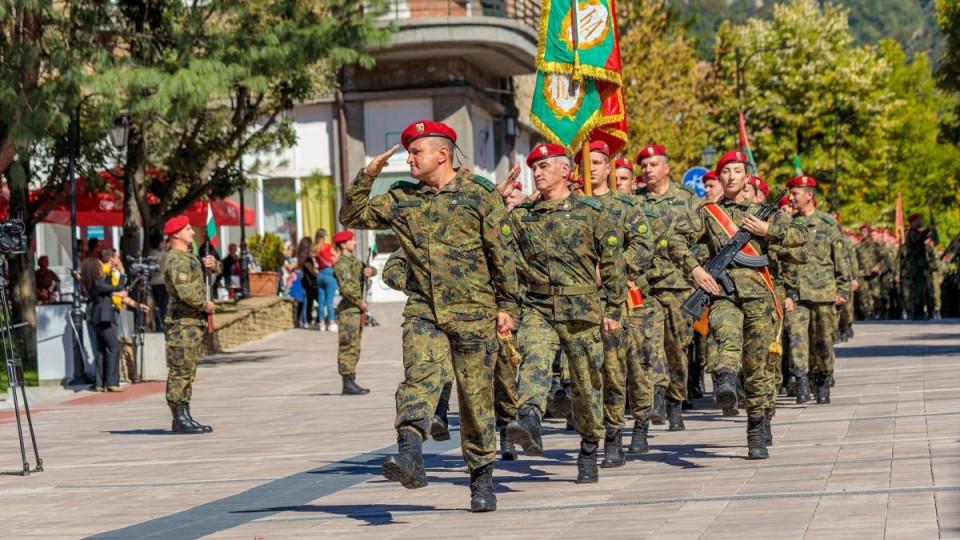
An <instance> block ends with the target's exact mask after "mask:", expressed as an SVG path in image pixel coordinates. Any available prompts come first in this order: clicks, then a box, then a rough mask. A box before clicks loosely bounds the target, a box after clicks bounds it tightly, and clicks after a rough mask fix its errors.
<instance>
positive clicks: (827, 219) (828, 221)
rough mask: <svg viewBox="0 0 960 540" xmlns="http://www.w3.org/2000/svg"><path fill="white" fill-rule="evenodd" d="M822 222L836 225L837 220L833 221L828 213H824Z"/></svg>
mask: <svg viewBox="0 0 960 540" xmlns="http://www.w3.org/2000/svg"><path fill="white" fill-rule="evenodd" d="M823 220H824V221H826V222H827V223H829V224H830V225H836V224H837V220H835V219H833V216H831V215H830V214H828V213H826V212H824V213H823Z"/></svg>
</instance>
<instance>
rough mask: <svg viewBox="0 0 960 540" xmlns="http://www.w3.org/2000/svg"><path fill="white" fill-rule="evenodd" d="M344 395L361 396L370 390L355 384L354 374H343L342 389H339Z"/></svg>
mask: <svg viewBox="0 0 960 540" xmlns="http://www.w3.org/2000/svg"><path fill="white" fill-rule="evenodd" d="M340 393H341V394H343V395H345V396H361V395H363V394H369V393H370V390H369V389H367V388H363V387H361V386H360V385H359V384H357V381H356V375H344V376H343V390H341V391H340Z"/></svg>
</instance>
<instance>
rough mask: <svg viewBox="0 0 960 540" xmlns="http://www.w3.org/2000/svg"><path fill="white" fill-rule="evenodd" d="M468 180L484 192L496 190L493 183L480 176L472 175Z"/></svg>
mask: <svg viewBox="0 0 960 540" xmlns="http://www.w3.org/2000/svg"><path fill="white" fill-rule="evenodd" d="M470 179H471V180H473V182H474V183H475V184H479V185H480V186H481V187H483V189H485V190H487V191H493V190H495V189H497V186H495V185H494V184H493V182H491V181H489V180H487V179H486V178H484V177H482V176H477V175H475V174H474V175H472V176H471V177H470Z"/></svg>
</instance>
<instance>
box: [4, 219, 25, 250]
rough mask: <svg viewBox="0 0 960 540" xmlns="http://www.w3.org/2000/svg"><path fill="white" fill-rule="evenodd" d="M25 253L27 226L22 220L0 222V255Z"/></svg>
mask: <svg viewBox="0 0 960 540" xmlns="http://www.w3.org/2000/svg"><path fill="white" fill-rule="evenodd" d="M26 251H27V226H26V225H24V223H23V220H22V219H8V220H6V221H2V222H0V254H3V255H13V254H17V253H26Z"/></svg>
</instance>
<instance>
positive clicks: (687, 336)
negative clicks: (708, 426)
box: [653, 289, 693, 401]
mask: <svg viewBox="0 0 960 540" xmlns="http://www.w3.org/2000/svg"><path fill="white" fill-rule="evenodd" d="M687 296H689V291H681V290H672V289H670V290H663V289H661V290H658V291H657V292H656V294H655V295H654V296H653V300H654V301H656V302H658V303H659V304H660V307H661V308H662V310H663V351H664V353H665V355H666V360H667V367H668V368H669V370H670V384H669V386H668V387H667V393H666V396H667V397H668V398H670V399H674V400H677V401H684V400H686V399H687V375H688V371H687V347H689V346H690V340H692V339H693V334H692V329H693V327H692V321H691V320H690V317H688V316H687V315H685V314H684V313H683V311H681V310H680V305H681V304H683V301H684V300H686V299H687Z"/></svg>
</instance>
